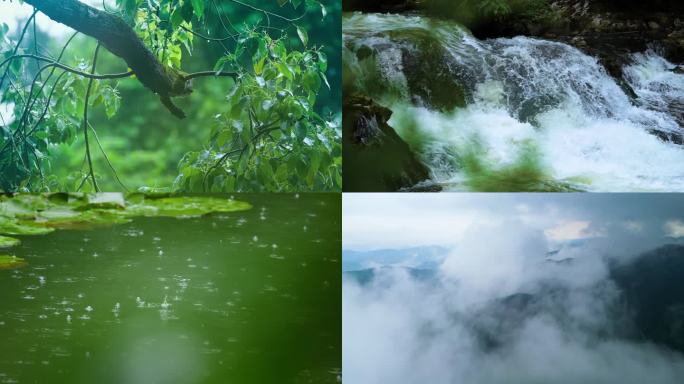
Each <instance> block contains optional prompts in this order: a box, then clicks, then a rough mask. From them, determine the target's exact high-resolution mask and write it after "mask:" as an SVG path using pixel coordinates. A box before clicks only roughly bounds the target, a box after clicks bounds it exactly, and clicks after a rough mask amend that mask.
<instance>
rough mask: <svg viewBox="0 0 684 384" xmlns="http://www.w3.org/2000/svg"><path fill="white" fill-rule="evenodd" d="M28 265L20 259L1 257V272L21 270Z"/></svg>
mask: <svg viewBox="0 0 684 384" xmlns="http://www.w3.org/2000/svg"><path fill="white" fill-rule="evenodd" d="M27 264H28V263H27V262H26V261H25V260H24V259H22V258H20V257H16V256H8V255H0V270H3V269H14V268H19V267H23V266H25V265H27Z"/></svg>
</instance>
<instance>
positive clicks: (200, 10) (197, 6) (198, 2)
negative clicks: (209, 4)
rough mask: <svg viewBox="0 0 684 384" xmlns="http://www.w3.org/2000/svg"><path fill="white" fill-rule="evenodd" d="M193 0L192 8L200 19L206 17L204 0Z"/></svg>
mask: <svg viewBox="0 0 684 384" xmlns="http://www.w3.org/2000/svg"><path fill="white" fill-rule="evenodd" d="M191 1H192V8H193V9H194V10H195V15H197V18H198V19H202V18H203V17H204V0H191Z"/></svg>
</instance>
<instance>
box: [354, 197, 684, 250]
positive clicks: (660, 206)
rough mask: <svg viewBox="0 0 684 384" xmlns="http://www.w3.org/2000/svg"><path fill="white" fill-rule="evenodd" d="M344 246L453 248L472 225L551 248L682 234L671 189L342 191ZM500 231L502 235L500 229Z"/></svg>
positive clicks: (629, 244) (678, 203)
mask: <svg viewBox="0 0 684 384" xmlns="http://www.w3.org/2000/svg"><path fill="white" fill-rule="evenodd" d="M343 203H344V205H343V215H344V216H343V217H344V221H343V246H344V248H345V249H347V250H357V251H367V250H377V249H402V248H409V247H419V246H428V245H440V246H447V247H453V246H455V245H457V244H459V243H460V242H462V241H463V240H464V239H465V237H466V235H467V234H468V233H471V231H473V230H474V229H477V228H480V229H481V228H497V227H498V228H501V230H502V231H503V232H506V231H507V228H509V229H511V228H512V227H525V228H527V229H530V230H535V231H539V232H540V233H541V234H542V236H543V237H544V238H545V239H546V241H547V242H548V243H549V244H550V247H551V248H553V246H554V245H555V244H560V243H563V242H567V241H572V240H582V239H593V240H595V241H596V242H598V243H600V242H602V240H603V242H607V243H610V244H611V245H613V246H615V247H620V248H623V247H626V248H627V249H633V248H634V247H635V246H636V247H637V248H638V249H634V250H636V251H638V250H645V249H648V248H649V247H654V246H657V245H659V244H661V243H667V242H672V241H677V239H680V238H684V201H683V200H682V199H681V197H678V196H677V195H676V194H514V193H510V194H508V193H507V194H457V193H449V194H429V195H426V194H359V193H356V194H346V195H345V196H344V198H343ZM502 234H503V233H502Z"/></svg>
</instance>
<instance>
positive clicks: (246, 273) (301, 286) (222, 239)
mask: <svg viewBox="0 0 684 384" xmlns="http://www.w3.org/2000/svg"><path fill="white" fill-rule="evenodd" d="M236 198H237V199H240V200H244V201H247V202H249V203H250V204H251V205H252V206H253V208H252V209H250V210H247V211H243V212H233V213H214V214H210V215H207V216H203V217H200V218H187V219H176V218H136V219H133V221H132V222H130V223H128V224H121V225H114V226H109V227H103V228H98V229H93V230H57V231H55V232H53V233H50V234H47V235H42V236H19V237H20V238H21V240H22V243H21V245H18V246H16V247H14V248H12V250H11V251H12V253H13V254H14V255H16V256H17V257H21V258H23V259H25V260H26V262H27V263H28V264H27V265H26V266H24V267H22V268H17V269H13V270H0V340H1V343H2V348H0V383H15V382H19V383H34V382H40V383H47V382H60V383H127V384H135V383H141V384H142V383H183V384H185V383H227V382H230V383H336V382H338V380H339V375H340V372H339V369H340V365H341V301H340V300H341V288H340V287H341V282H340V258H341V255H340V247H341V238H340V236H341V235H340V225H341V224H340V223H341V217H340V215H341V213H340V197H339V195H333V194H304V195H296V196H295V195H286V194H282V195H273V194H268V195H238V196H236Z"/></svg>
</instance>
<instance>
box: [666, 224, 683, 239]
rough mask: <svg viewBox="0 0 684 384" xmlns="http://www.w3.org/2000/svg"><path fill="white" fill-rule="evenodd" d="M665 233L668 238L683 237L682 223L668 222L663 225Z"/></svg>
mask: <svg viewBox="0 0 684 384" xmlns="http://www.w3.org/2000/svg"><path fill="white" fill-rule="evenodd" d="M664 227H665V233H666V234H667V236H670V237H684V222H683V221H681V220H670V221H668V222H666V223H665V225H664Z"/></svg>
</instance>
